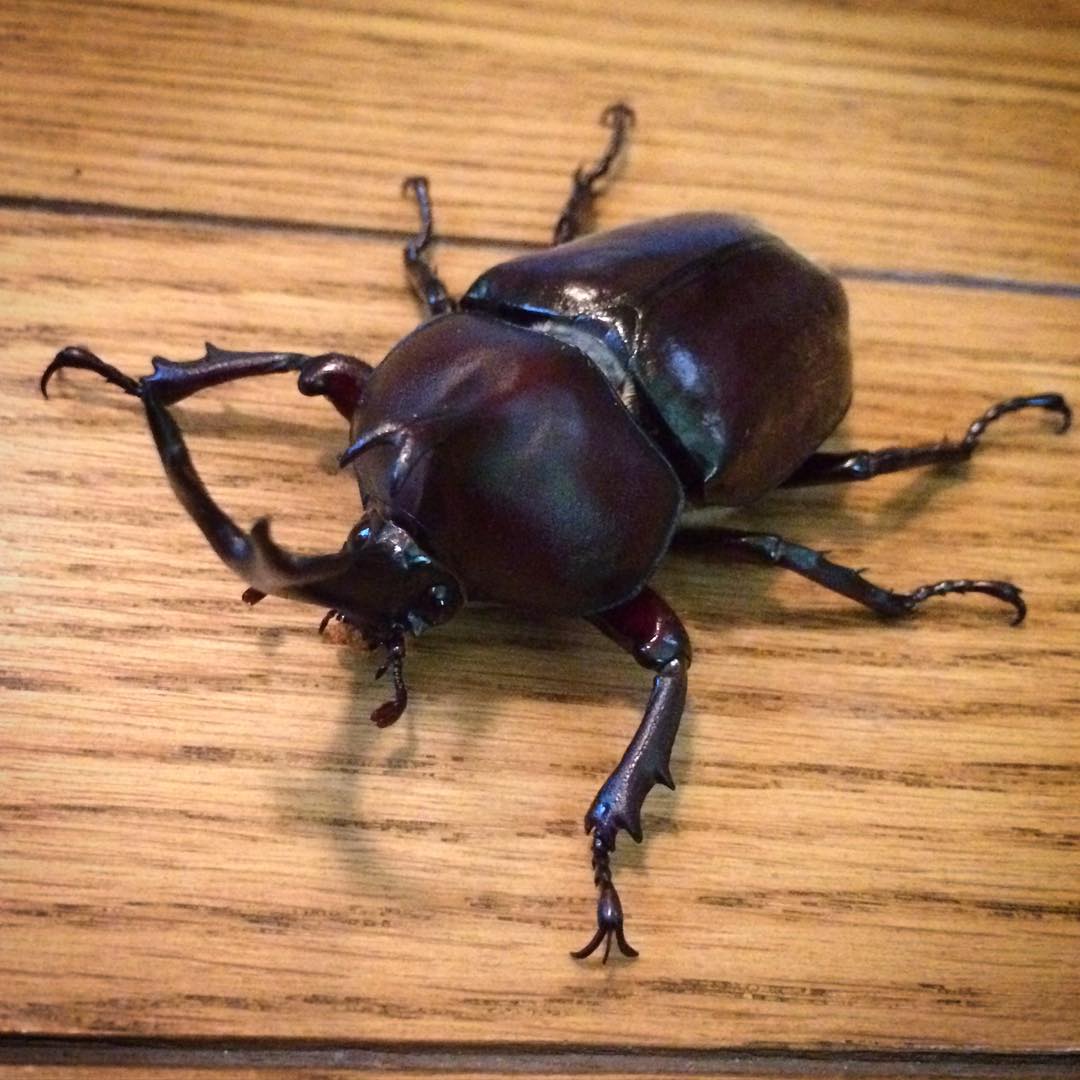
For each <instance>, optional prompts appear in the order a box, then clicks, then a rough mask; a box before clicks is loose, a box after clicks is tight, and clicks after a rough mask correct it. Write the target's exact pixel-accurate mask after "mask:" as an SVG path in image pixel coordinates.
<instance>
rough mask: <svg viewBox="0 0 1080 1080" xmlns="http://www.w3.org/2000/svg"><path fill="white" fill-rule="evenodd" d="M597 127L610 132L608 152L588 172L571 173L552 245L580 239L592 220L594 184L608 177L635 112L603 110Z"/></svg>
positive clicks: (624, 108)
mask: <svg viewBox="0 0 1080 1080" xmlns="http://www.w3.org/2000/svg"><path fill="white" fill-rule="evenodd" d="M600 123H602V124H605V125H607V126H608V127H610V128H611V138H610V139H609V140H608V145H607V149H606V150H605V151H604V155H603V157H601V158H600V159H599V161H597V162H596V163H595V164H594V165H591V166H590V167H589V168H587V169H586V168H585V167H584V166H582V167H580V168H578V169H576V170H575V171H574V177H573V180H572V181H571V185H570V197H569V198H568V199H567V200H566V205H565V206H564V207H563V212H562V214H561V215H560V216H559V220H558V221H557V222H556V223H555V233H554V238H553V240H552V243H554V244H565V243H566V242H567V241H568V240H573V239H574V237H575V236H580V235H581V234H582V233H583V232H584V231H585V229H586V228H587V226H588V224H589V221H590V219H591V218H592V212H593V204H594V203H595V202H596V199H597V196H598V195H599V194H600V193H599V192H598V191H597V190H596V183H597V181H599V180H602V179H603V178H604V177H605V176H607V175H608V173H609V172H610V171H611V167H612V166H613V165H614V164H615V162H616V160H617V159H618V157H619V155H620V154H621V153H622V151H623V148H624V147H625V146H626V140H627V135H628V133H629V131H630V129H631V128H632V127H633V126H634V110H633V109H631V108H630V106H629V105H626V104H624V103H623V102H621V101H617V102H616V103H615V104H614V105H609V106H608V107H607V108H606V109H605V110H604V112H603V114H602V115H601V117H600Z"/></svg>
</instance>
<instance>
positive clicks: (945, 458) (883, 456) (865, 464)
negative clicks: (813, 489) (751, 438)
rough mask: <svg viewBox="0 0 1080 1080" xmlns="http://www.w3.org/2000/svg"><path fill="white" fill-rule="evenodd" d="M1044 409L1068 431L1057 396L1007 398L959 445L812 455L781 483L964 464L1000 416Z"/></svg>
mask: <svg viewBox="0 0 1080 1080" xmlns="http://www.w3.org/2000/svg"><path fill="white" fill-rule="evenodd" d="M1035 407H1037V408H1040V409H1047V410H1049V411H1050V412H1055V413H1058V415H1060V416H1061V418H1062V423H1061V430H1062V431H1063V432H1064V431H1067V430H1068V428H1069V424H1070V423H1071V422H1072V410H1071V409H1070V408H1069V406H1068V404H1067V403H1066V401H1065V399H1064V398H1063V397H1062V396H1061V395H1060V394H1034V395H1032V396H1031V397H1015V398H1009V400H1008V401H1002V402H999V403H998V404H997V405H993V406H991V407H990V408H989V409H987V410H986V412H984V413H983V414H982V416H980V417H979V418H978V419H977V420H975V421H973V422H972V424H971V425H970V427H969V428H968V429H967V433H966V434H965V435H964V437H963V438H962V439H961V440H960V441H959V442H952V441H951V440H949V439H942V440H941V442H936V443H925V444H923V445H922V446H890V447H886V448H885V449H883V450H849V451H847V452H846V453H828V452H819V453H817V454H811V455H810V457H809V458H807V460H806V461H804V462H803V464H802V465H800V466H799V468H798V469H796V470H795V472H794V473H793V474H792V475H791V476H790V477H788V479H787V480H785V481H784V484H783V486H784V487H809V486H810V485H812V484H839V483H845V482H847V481H851V480H869V479H871V478H872V477H875V476H883V475H884V474H885V473H892V472H900V471H901V470H902V469H914V468H917V467H918V466H920V465H940V464H946V463H949V462H953V461H967V459H968V458H969V457H971V455H972V454H973V453H974V452H975V448H976V447H977V446H978V445H979V439H980V437H981V436H982V434H983V432H984V431H985V430H986V428H987V427H988V426H989V425H990V424H992V423H993V422H994V421H995V420H996V419H997V418H998V417H999V416H1004V415H1005V414H1006V413H1011V412H1017V411H1019V410H1020V409H1028V408H1035Z"/></svg>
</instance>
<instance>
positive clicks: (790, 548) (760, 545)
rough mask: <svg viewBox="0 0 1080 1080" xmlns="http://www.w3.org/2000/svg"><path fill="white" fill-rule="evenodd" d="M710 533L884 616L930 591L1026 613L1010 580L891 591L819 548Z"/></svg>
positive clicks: (737, 555) (743, 555)
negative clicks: (979, 596)
mask: <svg viewBox="0 0 1080 1080" xmlns="http://www.w3.org/2000/svg"><path fill="white" fill-rule="evenodd" d="M709 535H710V539H712V540H714V541H715V543H716V544H717V545H719V547H720V549H721V550H722V551H724V552H725V553H727V554H728V555H730V556H731V558H733V559H735V560H738V561H741V562H756V563H765V564H771V565H773V566H781V567H783V568H784V569H785V570H793V571H794V572H795V573H796V574H800V575H801V576H802V577H804V578H806V579H807V580H809V581H813V582H815V583H816V584H818V585H822V586H824V587H825V588H826V589H831V590H832V591H833V592H835V593H839V594H840V595H841V596H846V597H848V598H849V599H851V600H854V601H855V602H856V603H859V604H862V605H863V606H864V607H868V608H870V610H871V611H876V612H877V613H878V614H879V615H884V616H885V617H887V618H897V617H899V616H901V615H906V614H908V613H909V612H911V611H914V610H915V608H917V607H918V606H919V604H921V603H923V601H925V600H929V599H930V597H932V596H945V595H946V594H948V593H968V592H977V593H985V594H986V595H988V596H993V597H995V598H996V599H998V600H1002V601H1004V602H1005V603H1007V604H1012V606H1013V608H1014V609H1015V615H1014V616H1013V620H1012V621H1013V625H1014V626H1016V625H1017V624H1018V623H1021V622H1023V619H1024V616H1025V615H1026V614H1027V605H1026V604H1025V603H1024V600H1023V597H1021V595H1020V590H1019V589H1018V588H1017V587H1016V586H1015V585H1013V584H1012V583H1011V582H1008V581H976V580H973V579H971V578H956V579H951V580H948V581H938V582H935V583H934V584H932V585H920V586H919V587H918V588H917V589H912V590H911V591H910V592H894V591H893V590H892V589H883V588H881V586H879V585H875V584H873V583H872V582H870V581H867V580H866V578H864V577H863V576H862V574H860V573H859V571H858V570H852V569H851V568H850V567H847V566H841V565H840V564H839V563H834V562H832V561H831V560H829V559H827V558H826V557H825V556H824V555H823V554H822V553H821V552H820V551H814V550H813V549H812V548H808V547H803V546H802V545H801V544H793V543H791V541H789V540H785V539H783V537H780V536H776V535H773V534H771V533H752V532H739V531H736V530H734V529H715V530H710V533H709Z"/></svg>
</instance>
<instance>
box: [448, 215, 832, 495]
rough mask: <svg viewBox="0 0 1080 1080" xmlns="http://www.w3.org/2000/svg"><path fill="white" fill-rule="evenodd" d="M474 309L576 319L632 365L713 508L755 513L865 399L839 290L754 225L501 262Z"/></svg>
mask: <svg viewBox="0 0 1080 1080" xmlns="http://www.w3.org/2000/svg"><path fill="white" fill-rule="evenodd" d="M464 304H465V306H467V307H469V308H471V309H474V310H475V309H481V310H486V311H491V312H493V313H498V314H500V315H502V316H503V317H505V318H513V319H516V320H517V321H519V322H523V323H525V324H526V325H528V324H530V323H534V322H538V321H541V320H551V319H562V320H564V321H566V322H567V323H568V324H570V325H572V326H573V327H574V328H575V330H576V331H579V332H585V333H589V334H592V335H594V337H595V338H596V339H597V340H598V341H600V342H601V343H602V344H603V346H604V347H606V348H607V349H609V350H611V351H612V352H613V353H615V354H616V355H617V356H619V357H620V358H621V359H622V362H623V363H624V364H625V368H626V371H627V372H628V373H629V374H630V376H631V377H632V379H633V381H634V384H635V387H636V389H637V392H638V394H639V396H640V397H641V398H643V399H644V400H645V402H646V403H647V404H646V405H642V407H641V414H640V415H639V419H640V420H641V421H642V423H643V424H644V425H645V426H647V427H648V428H649V429H650V430H651V431H652V432H653V434H654V437H656V439H657V442H658V443H659V445H660V447H661V449H662V450H664V452H665V453H666V455H667V456H668V458H669V460H671V462H672V464H673V465H674V466H675V467H676V468H677V469H678V470H679V473H680V476H681V478H682V480H683V483H684V485H685V487H686V489H687V492H688V494H689V495H690V497H691V498H693V499H695V500H696V501H699V502H708V503H720V504H724V505H739V504H743V503H747V502H751V501H752V500H754V499H756V498H758V497H759V496H760V495H762V494H764V493H765V492H766V491H768V490H770V489H771V488H773V487H775V486H776V485H777V484H779V483H781V482H782V481H783V480H784V479H785V478H786V477H787V476H788V475H790V473H791V472H792V471H794V469H796V468H797V467H798V466H799V465H800V464H801V463H802V462H803V461H804V460H805V459H806V458H807V457H808V456H809V455H810V454H811V453H812V452H813V451H814V450H815V449H816V448H817V447H818V446H819V445H820V444H821V442H822V441H823V440H824V439H825V438H826V437H827V436H828V434H829V433H830V432H831V431H832V430H833V428H834V427H835V426H836V425H837V424H838V423H839V421H840V419H841V418H842V416H843V415H844V412H845V411H846V409H847V406H848V403H849V400H850V396H851V359H850V351H849V347H848V332H847V303H846V300H845V297H844V293H843V289H842V288H841V286H840V284H839V282H838V281H837V280H836V278H835V277H833V275H831V274H829V273H828V272H827V271H825V270H823V269H821V268H820V267H818V266H816V265H815V264H814V263H812V262H810V261H809V260H808V259H805V258H803V257H802V256H801V255H799V254H798V253H797V252H795V251H793V250H792V249H791V248H789V247H788V246H787V245H786V244H784V243H783V242H782V241H780V240H778V239H777V238H776V237H774V236H771V235H770V234H769V233H767V232H765V231H764V230H762V229H761V228H760V227H759V226H757V225H756V224H754V223H753V222H751V221H748V220H747V219H744V218H737V217H730V216H725V215H720V214H680V215H677V216H675V217H669V218H662V219H660V220H658V221H649V222H644V223H641V224H637V225H629V226H626V227H624V228H621V229H614V230H612V231H610V232H606V233H596V234H593V235H589V236H585V237H582V238H581V239H579V240H575V241H573V242H571V243H569V244H564V245H562V246H560V247H555V248H551V249H550V250H547V251H543V252H537V253H535V254H530V255H525V256H522V257H521V258H518V259H512V260H510V261H508V262H506V263H502V264H501V265H499V266H496V267H494V268H493V269H492V270H490V271H488V272H487V273H486V274H484V275H483V276H481V277H480V278H479V279H478V280H477V281H476V282H475V283H474V285H473V286H472V288H470V289H469V291H468V293H467V294H466V297H465V301H464ZM646 414H647V415H646Z"/></svg>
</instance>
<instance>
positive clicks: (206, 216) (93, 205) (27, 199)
mask: <svg viewBox="0 0 1080 1080" xmlns="http://www.w3.org/2000/svg"><path fill="white" fill-rule="evenodd" d="M0 209H5V210H26V211H30V212H33V213H40V214H55V215H59V216H63V217H103V218H113V219H119V220H128V221H131V220H134V221H157V222H162V223H167V224H182V225H202V226H207V227H212V228H231V229H250V230H252V231H256V232H294V233H306V234H309V235H312V234H313V235H318V236H344V237H352V238H355V239H358V240H392V241H394V242H395V243H399V244H403V243H404V242H405V241H406V240H409V239H410V238H411V237H412V236H413V233H412V232H410V231H403V232H398V231H397V230H396V229H384V228H377V227H375V226H365V225H334V224H332V223H330V222H321V221H302V220H295V219H292V218H275V217H258V216H253V215H245V214H217V213H211V212H208V211H202V210H175V209H170V208H168V207H160V208H151V207H143V206H126V205H124V204H121V203H109V202H94V201H91V200H83V199H54V198H46V197H43V196H39V195H10V194H9V195H4V194H0ZM436 239H437V240H438V242H439V243H441V244H449V245H451V246H461V247H464V246H467V245H472V246H477V247H490V248H496V249H498V250H501V251H514V252H520V251H539V250H542V249H543V248H545V247H547V246H548V245H547V244H540V243H537V242H536V241H529V240H506V239H503V238H501V237H495V236H460V235H457V234H455V233H439V234H438V235H437V237H436ZM830 269H831V270H832V272H833V273H834V274H836V275H837V276H838V277H840V278H842V279H845V280H848V281H877V282H892V283H896V284H901V285H915V286H922V287H927V286H929V287H934V288H942V287H944V288H955V289H974V290H981V291H984V292H1009V293H1021V294H1025V295H1029V296H1055V297H1070V298H1073V299H1080V284H1073V283H1070V282H1067V281H1027V280H1024V279H1022V278H1011V277H1002V276H994V275H988V274H961V273H954V272H952V271H949V270H901V269H894V268H888V267H864V266H845V265H835V264H834V265H832V266H830Z"/></svg>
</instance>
